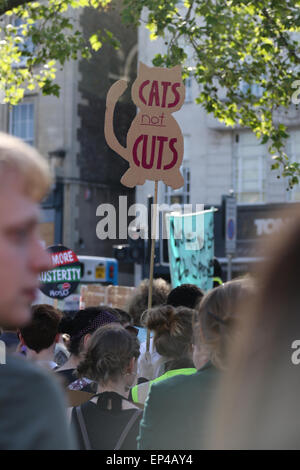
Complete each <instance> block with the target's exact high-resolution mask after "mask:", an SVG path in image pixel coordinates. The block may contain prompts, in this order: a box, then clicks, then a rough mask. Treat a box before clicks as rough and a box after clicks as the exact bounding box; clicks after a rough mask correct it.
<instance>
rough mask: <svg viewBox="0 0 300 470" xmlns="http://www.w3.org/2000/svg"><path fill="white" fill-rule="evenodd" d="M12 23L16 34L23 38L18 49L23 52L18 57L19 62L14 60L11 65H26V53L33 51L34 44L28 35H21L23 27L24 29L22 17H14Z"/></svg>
mask: <svg viewBox="0 0 300 470" xmlns="http://www.w3.org/2000/svg"><path fill="white" fill-rule="evenodd" d="M13 25H14V26H15V27H16V28H17V34H16V36H19V37H21V38H22V40H23V42H22V43H20V44H19V50H20V51H21V52H22V53H23V54H24V55H23V56H21V57H19V62H15V63H14V64H13V66H14V67H16V68H18V67H20V68H22V67H26V65H27V59H28V57H27V54H28V55H30V54H32V53H33V51H34V45H33V42H32V39H31V37H30V36H29V37H28V36H24V35H23V29H24V28H25V31H26V23H25V22H24V21H23V20H22V18H19V17H15V18H14V20H13Z"/></svg>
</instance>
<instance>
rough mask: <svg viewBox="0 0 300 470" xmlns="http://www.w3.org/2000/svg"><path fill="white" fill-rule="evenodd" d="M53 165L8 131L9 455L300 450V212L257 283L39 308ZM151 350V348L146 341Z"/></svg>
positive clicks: (161, 284)
mask: <svg viewBox="0 0 300 470" xmlns="http://www.w3.org/2000/svg"><path fill="white" fill-rule="evenodd" d="M50 184H51V180H50V176H49V171H48V168H47V166H46V163H45V162H44V160H43V159H42V158H41V157H40V156H39V154H38V153H37V152H36V151H35V150H34V149H33V148H32V147H29V146H27V145H26V144H24V143H22V142H21V141H19V140H17V139H15V138H13V137H10V136H7V135H5V134H1V135H0V328H1V335H0V340H1V341H2V342H3V343H5V344H6V357H5V363H4V364H0V384H1V387H0V404H1V407H0V449H66V450H69V449H86V450H91V449H98V450H147V449H149V450H161V449H167V450H178V449H186V450H193V449H219V448H222V449H263V448H272V449H279V448H284V449H288V448H295V449H296V448H299V447H300V445H299V441H298V423H299V419H298V412H297V409H298V408H297V401H298V400H297V398H298V397H297V392H298V383H299V377H300V374H299V372H298V369H297V366H296V365H294V364H293V363H292V361H291V355H292V349H291V347H292V346H291V345H292V344H293V342H294V340H296V339H297V335H298V331H299V332H300V330H299V328H300V321H299V315H298V310H299V305H300V304H299V301H300V298H299V295H298V292H299V291H298V289H297V285H296V283H297V282H298V279H299V274H300V242H299V240H300V215H298V214H297V213H295V212H291V213H290V214H288V216H287V220H288V221H289V222H288V223H287V227H286V228H285V230H284V231H282V232H280V233H279V234H278V235H277V237H274V240H273V242H272V243H271V242H270V241H269V242H268V245H266V246H265V249H264V257H265V261H264V262H263V263H261V264H260V265H259V266H258V268H257V270H256V271H255V272H253V273H252V274H251V275H247V276H245V277H243V278H239V279H235V280H232V281H229V282H225V283H223V284H221V283H220V282H219V283H218V285H217V287H214V288H213V289H211V290H210V291H209V292H202V290H201V289H200V288H198V287H197V286H195V285H190V284H184V285H181V286H178V287H176V288H174V289H172V288H171V286H170V285H169V284H168V283H167V282H166V281H164V280H163V279H155V280H154V283H153V302H152V308H150V309H148V308H147V305H148V287H149V281H148V280H144V281H143V282H142V283H141V284H140V286H138V287H137V289H136V291H135V293H134V294H133V295H132V298H131V299H130V301H129V303H128V304H127V305H124V306H123V310H121V309H114V308H112V307H109V306H105V305H102V306H95V307H90V308H86V309H82V310H79V311H78V312H76V314H75V315H72V316H71V315H68V314H67V313H66V312H60V311H59V310H58V309H57V308H54V307H53V306H51V305H46V304H43V305H34V306H32V305H31V304H32V301H33V299H34V291H35V290H36V288H37V287H38V275H39V273H40V272H42V271H45V270H47V269H49V268H50V259H49V256H48V254H47V253H46V252H45V250H44V249H43V248H42V246H41V244H40V241H39V236H38V221H39V219H38V207H39V202H40V200H41V199H42V198H43V197H44V196H45V195H46V194H47V191H48V190H49V186H50ZM148 331H150V343H149V348H148V347H147V332H148Z"/></svg>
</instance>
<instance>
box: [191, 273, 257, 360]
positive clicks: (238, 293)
mask: <svg viewBox="0 0 300 470" xmlns="http://www.w3.org/2000/svg"><path fill="white" fill-rule="evenodd" d="M253 291H254V281H253V280H252V279H251V278H249V277H245V278H240V279H236V280H233V281H229V282H226V283H225V284H223V285H221V286H218V287H215V288H214V289H212V290H211V291H210V292H208V293H207V294H206V295H205V296H204V297H203V298H202V300H201V302H200V305H199V307H198V309H197V310H198V311H197V314H196V315H195V323H194V339H195V340H196V339H198V341H196V342H197V343H199V345H200V346H201V344H202V345H203V346H205V347H206V349H207V351H208V353H209V355H210V359H211V361H212V363H213V364H214V365H215V366H216V367H217V368H219V369H224V368H225V367H226V363H227V350H228V349H229V346H230V344H231V343H232V342H233V337H234V335H235V332H236V327H237V325H238V323H239V320H240V314H241V309H243V310H244V304H245V303H247V301H248V300H249V298H250V296H251V293H253Z"/></svg>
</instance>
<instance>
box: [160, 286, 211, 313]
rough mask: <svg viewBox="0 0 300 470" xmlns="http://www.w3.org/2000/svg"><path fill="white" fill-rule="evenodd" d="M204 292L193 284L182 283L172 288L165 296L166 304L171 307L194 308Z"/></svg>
mask: <svg viewBox="0 0 300 470" xmlns="http://www.w3.org/2000/svg"><path fill="white" fill-rule="evenodd" d="M203 296H204V292H203V291H202V290H201V289H200V287H197V286H195V285H194V284H182V285H181V286H178V287H175V289H172V290H171V292H170V293H169V295H168V298H167V304H168V305H172V306H173V307H188V308H196V306H197V305H198V303H199V302H200V300H201V299H202V297H203Z"/></svg>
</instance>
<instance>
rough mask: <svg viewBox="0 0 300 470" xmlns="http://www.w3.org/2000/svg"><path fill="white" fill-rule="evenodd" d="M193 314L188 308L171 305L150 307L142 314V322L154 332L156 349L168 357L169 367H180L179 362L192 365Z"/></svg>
mask: <svg viewBox="0 0 300 470" xmlns="http://www.w3.org/2000/svg"><path fill="white" fill-rule="evenodd" d="M193 315H194V311H193V310H191V309H189V308H186V307H177V308H175V307H172V306H171V305H165V306H161V307H156V308H152V309H150V310H147V311H146V312H145V313H144V315H143V318H142V322H143V324H144V325H145V326H146V327H147V328H148V329H149V330H151V331H153V332H154V339H153V341H154V345H155V348H156V351H157V352H158V353H159V354H160V355H161V356H163V357H164V358H166V359H168V363H169V366H168V368H169V369H172V368H180V367H181V365H180V364H181V363H182V364H189V363H190V365H191V366H192V365H193V364H192V335H193ZM182 367H187V366H186V365H182Z"/></svg>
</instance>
